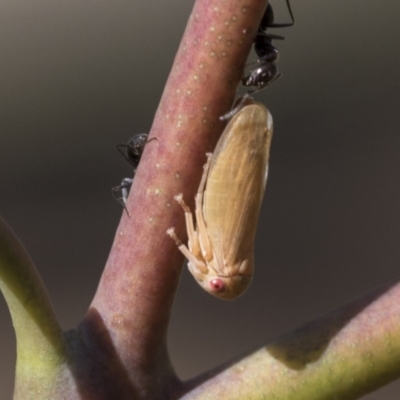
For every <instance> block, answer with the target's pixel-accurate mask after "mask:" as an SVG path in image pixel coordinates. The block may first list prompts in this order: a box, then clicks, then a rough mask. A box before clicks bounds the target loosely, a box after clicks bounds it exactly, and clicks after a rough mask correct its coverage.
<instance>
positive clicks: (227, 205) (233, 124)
mask: <svg viewBox="0 0 400 400" xmlns="http://www.w3.org/2000/svg"><path fill="white" fill-rule="evenodd" d="M271 138H272V116H271V114H270V113H269V111H268V110H267V108H266V107H265V106H264V105H262V104H261V103H252V104H250V105H246V106H245V107H243V108H242V109H240V110H239V111H238V112H237V114H235V115H234V117H233V118H232V119H231V120H230V122H229V123H228V125H227V126H226V128H225V130H224V132H223V133H222V136H221V138H220V140H219V141H218V143H217V146H216V148H215V151H214V153H213V154H208V161H207V163H206V165H205V167H204V172H203V176H202V179H201V182H200V186H199V189H198V191H197V195H196V210H195V217H196V224H195V223H194V219H193V214H192V212H191V211H190V209H189V207H188V206H187V205H186V204H185V202H184V200H183V196H182V195H178V196H175V200H176V201H177V202H178V203H179V204H180V205H181V207H182V208H183V210H184V212H185V218H186V229H187V232H188V237H189V240H188V245H187V246H186V245H184V244H183V243H182V242H181V241H180V240H179V239H178V237H177V236H176V234H175V232H174V230H173V228H171V229H169V230H168V232H167V233H168V234H169V235H170V236H171V237H172V239H174V240H175V242H176V244H177V245H178V247H179V249H180V251H181V252H182V253H183V254H184V255H185V257H186V258H187V259H188V267H189V270H190V272H191V273H192V275H193V276H194V278H195V279H196V281H197V282H198V283H199V285H200V286H201V287H202V288H203V289H204V290H205V291H207V292H208V293H210V294H212V295H213V296H216V297H219V298H221V299H224V300H233V299H235V298H236V297H238V296H240V295H241V294H242V293H244V291H245V290H246V289H247V287H248V286H249V284H250V282H251V279H252V276H253V268H254V261H253V260H254V256H253V252H254V236H255V232H256V228H257V221H258V215H259V211H260V207H261V202H262V198H263V195H264V190H265V184H266V178H267V171H268V160H269V149H270V145H271Z"/></svg>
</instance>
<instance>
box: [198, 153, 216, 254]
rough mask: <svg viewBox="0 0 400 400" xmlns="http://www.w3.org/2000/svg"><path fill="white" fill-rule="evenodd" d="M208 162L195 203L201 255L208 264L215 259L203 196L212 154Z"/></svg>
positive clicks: (208, 157)
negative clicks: (205, 217)
mask: <svg viewBox="0 0 400 400" xmlns="http://www.w3.org/2000/svg"><path fill="white" fill-rule="evenodd" d="M206 156H207V162H206V164H205V165H204V167H203V168H204V169H203V175H202V177H201V181H200V185H199V189H198V191H197V194H196V198H195V203H196V222H197V234H198V237H199V241H200V248H201V253H202V255H203V257H204V259H205V261H206V262H209V261H211V260H212V258H213V252H212V246H211V242H210V238H209V237H208V233H207V225H206V223H205V221H204V215H203V195H204V188H205V185H206V182H207V177H208V171H209V170H210V163H211V156H212V154H211V153H207V154H206Z"/></svg>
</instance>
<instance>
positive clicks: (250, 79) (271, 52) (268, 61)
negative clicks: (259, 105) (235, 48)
mask: <svg viewBox="0 0 400 400" xmlns="http://www.w3.org/2000/svg"><path fill="white" fill-rule="evenodd" d="M286 4H287V7H288V10H289V14H290V18H291V19H292V22H288V23H284V24H275V23H274V10H273V9H272V6H271V4H270V3H268V5H267V9H266V10H265V12H264V15H263V17H262V19H261V22H260V25H259V27H258V31H257V36H256V38H255V39H254V51H255V52H256V54H257V56H258V57H259V58H258V60H257V61H256V62H255V63H252V64H250V66H251V65H254V64H258V67H257V68H256V69H254V70H253V71H250V73H249V75H247V76H243V78H242V85H243V86H246V87H253V90H249V91H248V92H247V93H246V94H245V95H244V96H243V97H242V98H241V99H240V101H239V104H237V105H236V106H234V107H233V109H232V110H231V111H229V112H228V113H227V114H225V115H222V116H221V117H219V119H220V120H221V121H225V120H227V119H230V118H232V117H233V116H234V115H235V114H236V113H237V112H238V111H239V110H240V109H241V108H242V107H243V105H244V103H245V101H246V99H248V98H250V95H251V94H253V93H255V92H259V91H260V90H262V89H264V88H265V87H267V86H269V85H270V84H271V83H273V82H275V81H276V80H277V79H278V78H280V77H281V76H282V74H281V73H280V72H279V71H278V67H277V65H276V61H278V55H279V52H278V49H277V48H276V47H275V46H274V45H273V44H272V40H284V39H285V38H284V37H283V36H279V35H273V34H271V33H267V29H268V28H286V27H288V26H293V25H294V16H293V12H292V8H291V6H290V3H289V0H286Z"/></svg>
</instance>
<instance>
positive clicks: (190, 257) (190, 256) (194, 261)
mask: <svg viewBox="0 0 400 400" xmlns="http://www.w3.org/2000/svg"><path fill="white" fill-rule="evenodd" d="M167 235H168V236H170V237H171V238H172V239H173V240H174V242H175V243H176V245H177V246H178V249H179V250H180V252H181V253H182V254H183V255H184V256H185V257H186V258H187V259H188V260H189V263H191V264H192V265H193V266H194V267H195V268H197V269H198V270H199V271H200V272H201V273H203V274H206V273H207V272H208V268H207V267H206V265H205V264H204V263H203V262H202V261H200V260H199V259H198V258H197V257H195V256H194V255H193V253H191V251H190V250H189V249H188V248H187V247H186V246H185V245H184V244H183V243H182V242H181V241H180V240H179V238H178V236H176V233H175V229H174V228H169V229H168V230H167Z"/></svg>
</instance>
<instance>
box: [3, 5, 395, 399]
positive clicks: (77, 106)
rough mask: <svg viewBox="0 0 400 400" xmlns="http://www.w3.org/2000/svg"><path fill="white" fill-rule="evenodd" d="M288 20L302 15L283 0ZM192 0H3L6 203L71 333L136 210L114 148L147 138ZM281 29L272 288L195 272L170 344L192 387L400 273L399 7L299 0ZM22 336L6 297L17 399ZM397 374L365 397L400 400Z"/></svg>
mask: <svg viewBox="0 0 400 400" xmlns="http://www.w3.org/2000/svg"><path fill="white" fill-rule="evenodd" d="M271 4H272V5H273V7H274V10H275V14H276V18H275V19H276V22H285V21H289V16H288V13H287V9H286V4H285V1H284V0H273V1H271ZM192 6H193V1H188V0H169V1H160V0H146V1H127V0H113V1H112V2H111V1H105V0H96V1H94V0H81V1H76V0H69V1H68V2H65V1H54V0H53V1H49V0H36V1H30V2H28V1H22V0H1V2H0V54H1V62H0V87H1V90H0V114H1V117H0V141H1V142H0V169H1V176H0V193H1V196H0V210H1V213H2V214H3V216H4V218H5V219H6V220H7V222H8V223H9V224H10V225H11V227H12V228H13V229H14V231H15V232H16V234H17V235H18V236H19V238H20V239H21V240H22V241H23V243H24V244H25V246H26V248H27V249H28V251H29V253H30V254H31V256H32V258H33V260H34V261H35V263H36V265H37V267H38V269H39V272H40V274H41V276H42V277H43V279H44V281H45V283H46V285H47V287H48V289H49V292H50V295H51V298H52V300H53V303H54V306H55V309H56V311H57V313H58V315H59V318H60V320H61V323H62V326H63V328H64V329H70V328H72V327H74V326H75V325H76V324H77V323H78V322H79V321H80V319H81V318H82V317H83V315H84V314H85V312H86V309H87V307H88V305H89V303H90V301H91V299H92V297H93V295H94V292H95V290H96V286H97V283H98V280H99V277H100V275H101V272H102V269H103V266H104V264H105V261H106V259H107V254H108V252H109V249H110V246H111V244H112V241H113V237H114V233H115V230H116V227H117V224H118V221H119V218H120V216H121V213H122V208H121V207H120V205H119V204H118V203H117V202H116V201H115V200H114V199H113V198H112V196H111V192H110V189H111V187H113V186H115V185H117V184H119V182H120V180H121V179H122V177H124V176H130V175H131V173H132V169H131V167H130V166H129V165H128V163H127V162H126V161H125V160H124V159H123V158H122V157H121V156H120V155H119V153H118V152H117V151H116V149H115V144H116V143H125V142H127V140H128V139H129V138H130V137H131V136H132V135H133V134H134V133H138V132H147V131H148V130H149V128H150V126H151V123H152V119H153V116H154V113H155V110H156V108H157V105H158V102H159V99H160V96H161V93H162V91H163V87H164V83H165V81H166V79H167V76H168V73H169V70H170V68H171V65H172V62H173V59H174V55H175V52H176V50H177V48H178V45H179V41H180V38H181V36H182V33H183V31H184V28H185V25H186V21H187V18H188V16H189V13H190V10H191V8H192ZM292 7H293V11H294V14H295V17H296V25H295V27H292V28H285V29H277V30H271V32H274V33H276V34H282V35H284V36H285V37H286V40H285V41H276V42H274V43H275V45H276V46H277V47H278V48H279V50H280V54H281V58H280V63H279V66H280V70H281V71H282V73H283V75H284V76H283V77H282V78H281V79H280V80H279V81H278V82H276V83H274V84H273V85H272V86H271V87H270V88H268V89H266V90H264V91H263V92H261V93H259V94H257V95H256V98H257V99H258V100H260V101H263V102H264V103H265V104H266V105H267V106H268V107H269V109H270V110H271V112H272V114H273V116H274V124H275V132H274V139H273V144H272V159H271V164H270V178H269V182H268V186H267V192H266V196H265V201H264V203H263V208H262V215H261V220H260V224H259V231H258V235H257V239H256V273H255V279H254V281H253V283H252V285H251V287H250V289H249V290H248V291H247V292H246V294H245V295H244V296H243V297H241V298H240V299H238V300H236V301H235V302H222V301H220V300H217V299H214V298H211V297H210V296H209V295H207V294H206V293H205V292H203V291H202V290H201V289H200V288H199V287H198V286H197V284H196V283H195V282H194V280H193V278H192V277H191V276H190V275H189V273H188V272H187V270H186V269H185V271H184V273H183V276H182V279H181V284H180V288H179V291H178V294H177V297H176V302H175V306H174V313H173V318H172V322H171V327H170V336H169V345H170V352H171V355H172V359H173V362H174V365H175V367H176V370H177V371H178V373H179V375H180V376H181V377H182V378H183V379H186V378H189V377H192V376H194V375H196V374H198V373H200V372H202V371H204V370H206V369H209V368H211V367H214V366H216V365H218V364H220V363H222V362H224V361H227V360H228V359H230V358H232V357H234V356H237V355H239V354H242V353H245V352H249V351H250V350H253V349H256V348H258V347H260V346H262V345H263V344H265V343H266V342H267V341H268V340H271V339H272V338H274V337H276V336H278V335H281V334H283V333H285V332H288V331H290V330H292V329H293V328H295V327H297V326H299V325H301V324H303V323H305V322H306V321H309V320H312V319H314V318H316V317H318V316H319V315H321V314H325V313H327V312H328V311H330V310H332V309H334V308H337V307H338V306H340V305H342V304H343V303H346V302H349V301H350V300H352V299H354V298H355V297H357V296H360V295H362V294H363V293H365V292H367V291H369V290H371V289H373V288H375V287H377V286H379V285H381V284H383V283H386V282H388V281H390V280H392V279H395V278H397V277H398V276H399V265H400V246H399V245H398V240H399V237H400V188H399V173H400V134H399V133H400V132H399V127H400V112H399V106H400V79H399V71H400V46H399V44H400V24H399V15H400V3H399V2H398V1H395V0H381V1H379V2H377V1H371V0H370V1H368V0H367V1H366V0H353V1H348V0H346V1H345V0H336V1H332V2H321V1H319V0H303V1H302V2H299V1H297V0H292ZM14 366H15V340H14V334H13V330H12V325H11V319H10V316H9V313H8V310H7V308H6V305H5V302H4V301H3V300H1V301H0V387H1V391H2V396H4V397H1V399H2V400H3V399H5V400H8V399H11V396H12V387H13V376H14ZM399 390H400V383H399V382H395V383H392V384H391V385H389V386H387V387H386V388H384V389H381V390H380V391H377V392H375V393H372V394H370V395H368V396H366V397H364V398H363V399H365V400H380V399H388V400H391V399H396V400H398V399H399Z"/></svg>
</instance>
